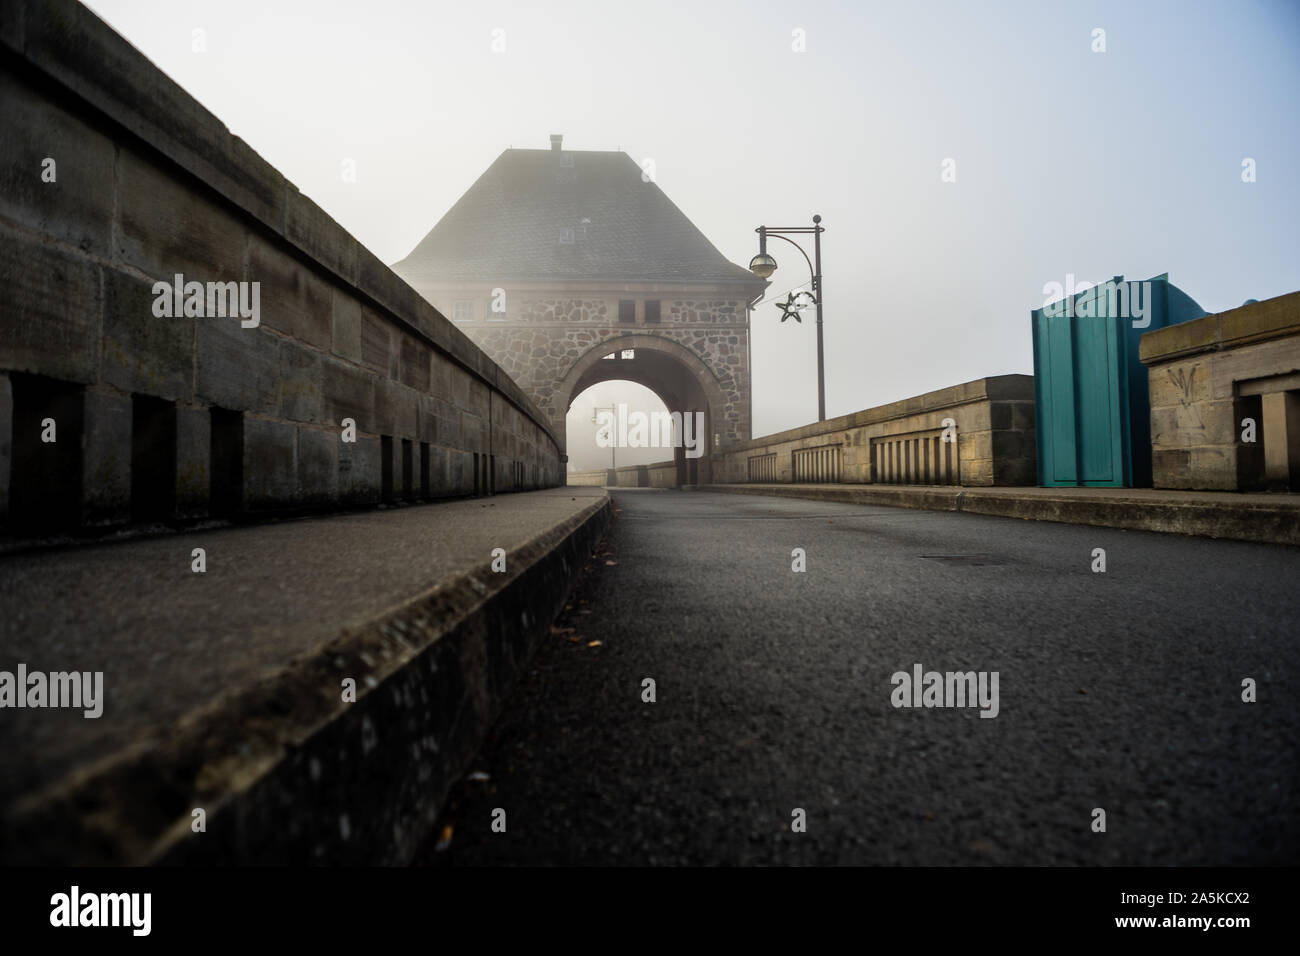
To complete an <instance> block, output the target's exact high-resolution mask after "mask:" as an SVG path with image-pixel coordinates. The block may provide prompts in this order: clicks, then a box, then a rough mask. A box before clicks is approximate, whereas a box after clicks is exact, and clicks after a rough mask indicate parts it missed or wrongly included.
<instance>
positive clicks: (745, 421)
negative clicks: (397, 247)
mask: <svg viewBox="0 0 1300 956" xmlns="http://www.w3.org/2000/svg"><path fill="white" fill-rule="evenodd" d="M416 287H417V289H419V291H421V292H422V293H423V294H424V295H425V297H426V298H427V299H429V301H430V302H432V303H433V304H434V305H435V306H437V307H438V308H439V310H440V311H441V312H442V313H443V314H444V315H447V316H455V315H460V316H470V317H469V318H462V319H461V320H460V321H458V322H456V325H457V327H458V328H460V330H461V331H463V332H464V333H465V334H466V335H467V336H469V338H470V340H471V341H472V342H474V344H475V345H477V346H478V347H479V348H481V349H482V350H483V351H484V352H485V353H486V354H487V355H488V357H489V358H491V359H492V360H493V361H494V362H496V363H497V364H498V365H499V366H501V368H502V369H503V370H504V371H505V372H506V374H508V375H509V376H510V377H511V378H513V379H514V380H515V382H517V383H518V384H519V386H520V387H521V388H522V389H523V390H524V392H525V394H527V395H528V396H529V398H531V399H532V400H533V402H534V403H535V404H536V405H537V407H538V408H539V409H540V410H541V411H542V413H543V414H545V415H547V416H549V417H550V419H551V422H552V427H553V429H555V430H556V431H557V433H560V434H562V433H563V428H564V417H565V414H566V413H567V411H568V403H569V401H571V400H572V398H573V396H572V395H568V394H560V391H561V389H562V386H563V383H564V382H565V381H566V378H567V377H568V376H569V375H570V372H571V371H572V370H573V368H574V366H575V364H576V363H578V362H579V361H580V360H581V359H582V358H583V357H584V356H586V355H588V354H589V353H591V352H592V351H593V350H596V349H597V348H598V347H599V346H601V345H602V344H603V343H606V342H615V341H616V340H619V339H622V338H625V337H626V336H629V335H636V336H638V337H642V338H644V337H651V338H661V339H664V340H666V341H669V342H672V343H675V344H676V345H679V346H682V347H684V348H685V349H687V350H688V351H689V352H690V353H691V354H692V355H693V356H694V357H696V358H697V359H698V360H699V361H700V362H701V363H702V364H703V365H704V366H705V368H706V369H707V370H708V372H709V373H711V375H712V376H713V378H714V379H715V381H716V384H717V386H718V388H719V389H720V391H721V393H722V396H723V400H724V402H725V407H723V408H718V409H715V410H714V416H715V418H714V422H713V431H714V432H715V433H716V434H717V435H718V437H719V439H720V440H721V443H722V445H723V446H724V447H725V446H727V445H731V444H735V443H737V442H743V441H748V440H749V438H750V431H751V424H752V423H751V409H750V370H749V327H748V321H747V319H748V313H747V308H746V306H747V303H746V301H745V300H744V299H740V298H724V297H722V296H719V295H715V296H699V297H692V298H684V297H671V295H670V294H667V293H664V292H662V291H655V292H648V291H647V292H621V293H611V294H608V295H604V296H602V295H593V294H571V295H564V294H563V293H560V294H550V295H547V294H544V293H542V294H532V295H517V296H516V297H512V296H511V295H510V294H509V290H508V289H507V290H506V295H504V296H501V297H500V299H504V303H505V309H504V311H502V312H496V313H493V312H492V311H491V309H492V297H491V295H490V292H491V290H489V289H487V288H475V289H467V288H461V289H447V288H442V289H433V288H427V287H426V288H420V284H419V283H418V282H417V283H416ZM620 300H621V301H624V302H627V301H633V302H635V312H634V321H631V322H627V321H620V315H619V303H620ZM647 302H658V303H659V322H657V323H656V322H647V321H646V312H647V308H646V303H647ZM458 303H459V308H458V305H457V304H458Z"/></svg>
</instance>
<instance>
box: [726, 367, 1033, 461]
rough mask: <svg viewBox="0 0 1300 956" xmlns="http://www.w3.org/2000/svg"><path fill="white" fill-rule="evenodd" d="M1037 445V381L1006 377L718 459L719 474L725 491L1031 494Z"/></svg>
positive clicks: (784, 435) (759, 442)
mask: <svg viewBox="0 0 1300 956" xmlns="http://www.w3.org/2000/svg"><path fill="white" fill-rule="evenodd" d="M947 419H951V420H952V423H953V426H952V431H950V432H949V433H948V434H949V435H950V436H951V437H952V438H953V439H954V440H953V441H952V442H946V441H944V432H945V425H944V422H945V420H947ZM1034 435H1035V433H1034V380H1033V376H1031V375H1000V376H996V377H993V378H982V379H977V380H976V381H973V382H966V383H965V384H962V385H954V386H952V387H950V388H945V389H939V390H938V391H934V392H927V393H925V394H924V395H917V396H915V397H913V398H909V399H905V400H903V401H901V402H893V403H892V404H889V405H881V406H878V407H876V408H869V409H865V410H863V411H860V412H854V413H852V414H850V415H842V416H840V417H838V418H832V419H828V420H827V421H824V422H818V423H815V424H812V425H805V426H803V427H801V428H794V429H790V430H789V431H784V432H778V433H777V434H774V435H767V436H764V437H762V438H755V439H753V440H752V441H749V442H744V443H741V444H740V445H738V446H733V447H731V448H728V449H725V450H724V452H723V453H722V454H720V455H716V456H715V458H714V474H715V476H720V477H721V480H722V481H724V482H727V483H740V482H748V481H756V482H779V483H789V482H794V481H827V482H833V483H841V484H871V483H877V482H892V483H901V484H961V485H969V486H989V485H1032V484H1034V483H1035V482H1036V481H1037V464H1036V454H1037V453H1036V445H1035V438H1034ZM953 449H955V455H954V454H953ZM796 453H798V454H796ZM719 459H720V460H721V468H719ZM751 459H752V464H751ZM796 470H798V471H799V473H798V474H796ZM805 471H806V472H807V473H806V474H805V473H804V472H805ZM714 480H715V481H717V480H719V479H718V478H717V477H715V479H714Z"/></svg>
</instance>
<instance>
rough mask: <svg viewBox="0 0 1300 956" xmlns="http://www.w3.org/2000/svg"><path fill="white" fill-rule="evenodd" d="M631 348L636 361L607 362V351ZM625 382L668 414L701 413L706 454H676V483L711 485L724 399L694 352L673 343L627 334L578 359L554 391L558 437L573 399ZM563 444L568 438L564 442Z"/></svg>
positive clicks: (725, 404) (712, 375)
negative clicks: (646, 392) (651, 394)
mask: <svg viewBox="0 0 1300 956" xmlns="http://www.w3.org/2000/svg"><path fill="white" fill-rule="evenodd" d="M627 349H632V350H634V351H635V353H636V358H634V359H616V360H613V361H609V360H606V359H605V356H606V355H609V354H610V353H611V352H614V353H621V352H623V351H625V350H627ZM616 380H626V381H631V382H636V383H637V384H639V385H644V386H645V387H646V388H648V389H650V390H651V391H652V392H654V393H655V394H656V395H658V396H659V397H660V399H662V400H663V402H664V404H665V405H666V406H667V407H668V409H669V410H670V411H681V412H683V413H685V412H695V411H703V412H704V413H705V427H704V434H703V435H702V436H701V439H702V441H703V442H704V454H703V455H701V456H700V457H699V458H695V459H689V458H687V457H686V455H685V452H684V450H683V449H681V448H677V449H674V453H673V458H674V460H675V461H676V462H677V476H678V484H679V485H685V484H707V483H709V481H710V480H711V473H712V469H711V462H710V458H711V452H712V451H713V450H714V432H715V428H716V425H717V423H718V422H720V421H722V420H723V419H724V416H725V414H726V410H727V408H728V402H727V395H726V392H725V391H724V390H723V387H722V385H721V383H720V382H719V381H718V377H717V375H716V374H715V373H714V371H713V369H712V368H710V367H709V365H708V364H707V363H706V362H705V361H704V360H703V359H701V358H700V356H699V355H698V354H697V353H696V352H694V351H693V350H692V349H690V348H687V347H686V346H684V345H681V344H680V343H678V342H674V341H673V340H671V339H668V338H664V337H661V336H656V335H645V334H642V333H629V334H626V335H619V336H615V337H613V338H609V339H604V340H603V341H601V342H598V343H597V344H596V345H594V346H592V347H591V348H590V349H588V350H587V351H586V352H585V353H583V355H581V356H580V357H579V358H578V359H577V360H576V361H574V363H573V365H571V366H570V367H569V370H568V371H567V372H566V373H565V375H564V378H563V379H562V380H561V381H560V383H559V386H558V387H557V389H556V398H557V399H558V401H557V402H556V405H555V408H556V413H557V422H556V428H557V434H561V435H563V434H565V423H564V417H565V416H566V415H567V414H568V411H569V409H570V408H571V407H572V406H573V400H574V398H575V397H577V396H578V395H579V394H581V393H582V392H583V391H585V390H586V389H588V388H590V387H591V386H592V385H596V384H599V383H600V382H608V381H616ZM566 441H567V438H566Z"/></svg>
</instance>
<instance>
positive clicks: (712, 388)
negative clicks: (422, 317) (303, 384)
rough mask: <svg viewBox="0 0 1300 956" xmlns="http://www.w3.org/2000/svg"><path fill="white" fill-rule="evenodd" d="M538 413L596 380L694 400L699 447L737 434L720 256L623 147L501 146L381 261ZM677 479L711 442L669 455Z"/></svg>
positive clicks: (731, 269) (745, 324) (685, 476)
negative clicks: (415, 240) (434, 220)
mask: <svg viewBox="0 0 1300 956" xmlns="http://www.w3.org/2000/svg"><path fill="white" fill-rule="evenodd" d="M393 269H394V271H396V272H397V273H398V274H399V275H400V276H402V277H403V278H405V279H406V280H407V281H408V282H409V283H410V284H411V285H412V286H413V287H414V288H415V289H416V290H417V291H418V292H419V293H420V294H421V295H423V296H424V297H425V298H426V299H428V300H429V301H430V302H431V303H432V304H433V305H434V306H435V307H437V308H438V309H439V311H441V312H442V313H443V314H444V315H445V316H447V317H448V318H449V319H451V320H452V321H453V322H455V323H456V325H457V326H458V327H459V328H461V329H462V330H463V331H464V332H465V333H466V335H468V336H469V337H470V339H472V340H473V341H474V343H475V344H476V345H478V346H479V347H480V348H482V349H483V350H484V351H485V352H486V353H487V354H488V355H489V356H490V357H491V358H492V359H493V360H494V361H495V362H497V363H498V364H499V365H500V366H501V367H502V368H503V369H504V370H505V371H506V372H507V373H508V374H509V375H511V376H512V377H513V378H514V380H515V381H516V382H517V383H518V384H519V385H520V386H521V387H522V388H523V389H524V391H525V392H526V393H527V394H528V395H529V396H530V397H531V398H532V399H533V401H534V402H536V403H537V406H538V407H539V408H540V409H541V410H542V412H543V413H544V414H546V415H548V416H550V419H551V422H552V426H553V428H554V431H555V433H556V435H563V434H564V431H565V415H566V414H567V413H568V411H569V407H570V405H571V404H572V402H573V399H574V397H575V396H577V395H578V394H579V393H581V392H582V391H583V390H585V389H587V388H589V387H590V386H592V385H595V384H597V383H598V382H603V381H609V380H613V379H625V380H628V381H633V382H637V383H639V384H642V385H645V386H646V387H647V388H649V389H651V390H652V391H654V392H655V393H656V394H657V395H659V397H660V398H661V399H662V400H663V401H664V404H665V405H667V406H668V408H669V409H670V410H674V411H676V410H680V411H682V412H692V411H703V412H704V413H705V415H706V422H707V428H706V434H705V438H706V441H707V447H708V450H709V451H710V452H712V451H715V450H719V449H721V448H724V447H726V446H728V445H730V444H734V443H737V442H743V441H747V440H749V438H750V437H751V434H750V428H751V400H750V362H749V304H750V303H751V302H752V301H754V300H755V299H756V298H757V297H758V296H759V295H760V294H761V293H762V291H763V289H764V287H765V286H766V283H765V282H764V281H763V280H760V279H757V278H755V277H754V276H753V275H752V274H751V273H750V272H749V271H748V270H747V269H744V268H742V267H741V266H738V265H736V264H735V263H732V262H729V261H728V260H727V259H726V258H725V257H724V256H723V255H722V254H721V253H720V252H719V251H718V250H717V249H716V248H715V247H714V245H713V244H712V243H711V242H710V241H709V240H708V239H707V238H706V237H705V236H704V234H703V233H702V232H700V230H699V229H698V228H696V226H695V225H694V224H693V223H692V222H691V221H690V220H689V219H688V218H687V217H686V216H685V215H684V214H683V213H682V211H681V210H680V209H678V208H677V206H675V205H674V204H673V202H672V201H671V200H670V199H669V198H668V197H667V196H666V195H665V194H664V192H663V191H662V190H661V189H660V188H659V187H658V185H656V184H655V183H654V182H653V181H652V180H650V179H649V177H647V176H644V175H643V174H642V170H641V167H640V166H638V165H637V164H636V162H635V161H634V160H633V159H632V158H631V157H630V156H628V155H627V154H626V153H622V152H613V151H599V150H565V149H564V148H563V144H562V140H561V137H559V136H552V137H551V148H550V149H508V150H506V151H505V152H503V153H502V154H501V155H500V157H498V158H497V160H496V161H495V162H494V163H493V164H492V165H491V166H490V167H489V168H488V169H487V171H486V172H485V173H483V175H482V176H480V177H479V179H478V181H477V182H475V183H474V185H473V186H471V187H470V189H469V190H468V191H467V192H466V193H465V195H464V196H462V197H461V198H460V200H459V201H457V203H456V204H455V205H454V206H453V207H452V208H451V209H450V210H449V211H448V212H447V214H446V215H445V216H443V218H442V219H441V220H440V221H439V222H438V224H437V225H436V226H434V228H433V230H432V231H431V232H430V233H429V234H428V235H427V236H426V237H425V238H424V239H423V240H422V241H421V242H420V243H419V244H418V245H417V246H416V247H415V249H414V250H413V251H412V252H411V254H410V255H409V256H407V257H406V258H405V259H403V260H402V261H401V262H398V263H395V264H394V265H393ZM677 458H678V465H679V475H678V477H679V483H681V484H688V483H695V482H704V481H707V480H709V474H710V468H711V461H710V459H711V455H709V454H706V455H705V456H704V457H703V458H700V459H698V460H695V459H691V460H686V459H685V458H684V457H683V456H682V454H681V450H680V449H678V452H677Z"/></svg>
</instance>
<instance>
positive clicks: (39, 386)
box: [0, 0, 563, 530]
mask: <svg viewBox="0 0 1300 956" xmlns="http://www.w3.org/2000/svg"><path fill="white" fill-rule="evenodd" d="M106 77H109V78H111V82H106V79H105V78H106ZM0 139H3V141H4V143H5V161H4V164H3V166H2V167H0V280H2V281H3V283H4V286H5V289H6V295H5V296H4V298H3V304H0V522H3V521H5V520H6V519H7V518H9V517H15V518H17V519H18V521H17V522H16V523H15V522H10V524H11V525H12V526H15V527H16V526H17V525H18V524H21V525H24V526H28V527H30V528H31V529H34V530H40V529H43V528H46V527H54V526H59V527H75V526H85V525H114V524H119V523H123V522H126V521H129V520H133V519H140V518H151V519H164V520H165V519H169V518H198V517H203V516H207V515H239V514H255V513H258V512H280V511H286V510H290V511H296V510H302V509H308V508H321V507H334V506H339V505H358V504H374V503H376V502H378V501H380V500H381V499H383V498H385V497H387V498H390V499H394V500H396V499H407V500H416V499H428V498H438V497H443V496H449V495H462V494H473V493H475V492H489V491H493V490H496V491H502V490H510V489H523V488H538V487H547V486H553V485H557V484H560V483H562V482H563V473H562V471H561V456H562V442H561V441H558V440H557V438H556V436H555V434H554V432H553V430H552V427H551V420H550V417H549V415H548V414H547V413H546V412H543V411H541V410H539V409H538V408H537V407H536V406H535V405H534V403H533V402H532V401H531V399H530V398H528V397H527V395H526V394H525V392H524V391H523V390H521V389H520V388H519V386H518V385H517V384H516V383H515V382H514V381H512V380H511V379H510V377H509V375H508V374H506V372H504V371H503V370H502V369H501V368H500V367H499V366H498V365H496V364H495V363H494V362H493V361H492V360H491V359H490V358H489V357H488V356H487V355H486V354H484V352H483V351H482V350H481V349H479V348H478V347H477V346H475V345H474V344H473V343H472V342H471V341H470V340H469V339H468V338H467V337H466V336H465V335H464V334H463V333H462V332H461V331H460V330H459V329H457V328H456V327H455V326H454V325H453V324H452V323H451V322H449V321H448V320H447V319H445V318H444V317H443V316H442V315H441V314H440V313H439V312H438V311H437V310H436V309H434V308H433V307H432V306H431V305H429V304H428V303H427V302H426V301H425V300H424V299H423V298H421V297H420V296H419V295H418V294H417V293H416V292H415V291H414V290H413V289H411V288H410V287H409V286H408V285H406V283H405V282H403V281H402V280H401V279H400V278H398V277H397V276H396V275H395V274H394V273H393V272H392V271H391V270H390V269H389V268H388V267H387V266H385V265H384V264H383V263H381V262H380V261H379V260H378V259H376V258H375V257H374V256H373V255H372V254H371V253H370V252H369V251H368V250H366V249H365V248H364V247H362V246H361V245H360V244H358V243H357V241H356V240H355V239H354V238H353V237H352V236H350V235H349V234H348V233H347V232H346V231H345V230H344V229H342V227H340V226H339V225H338V224H337V223H335V222H334V221H333V220H332V219H330V218H329V216H327V215H326V214H325V213H324V212H323V211H322V210H321V209H320V208H319V207H318V206H316V205H315V204H314V203H313V202H312V201H311V200H310V199H307V198H306V197H305V196H303V195H301V194H300V193H299V192H298V190H297V189H296V188H295V187H294V186H293V185H292V184H291V183H289V182H288V181H286V180H285V179H284V178H283V177H282V176H281V175H280V174H279V173H278V172H277V171H276V170H274V169H273V168H272V167H270V166H269V165H268V164H267V163H266V162H264V161H263V160H262V159H261V158H260V157H259V156H258V155H257V154H256V153H254V152H253V151H252V150H251V149H250V148H249V147H248V145H247V144H245V143H244V142H243V141H242V140H240V139H239V138H238V137H235V136H232V135H231V134H230V132H229V130H228V129H226V127H225V126H224V125H223V124H221V123H220V121H218V120H217V119H216V117H214V116H213V115H212V114H210V113H209V112H207V111H206V110H205V109H204V108H203V107H202V106H201V105H199V104H198V103H197V102H196V101H195V100H193V99H192V98H191V97H190V96H189V95H188V94H186V93H185V92H184V90H182V89H180V87H178V86H177V85H176V84H175V83H173V82H172V81H171V80H170V79H168V78H167V77H166V76H165V75H164V74H163V73H162V72H161V71H159V70H158V69H157V68H156V67H154V66H153V65H152V64H151V63H150V62H149V61H148V60H146V59H145V58H144V57H143V56H142V55H141V54H140V53H139V52H138V51H136V50H135V49H134V48H133V47H131V46H130V44H128V43H127V42H126V41H125V40H123V39H122V38H121V37H120V36H118V35H117V34H116V33H114V32H113V31H112V30H111V29H110V28H109V27H108V26H106V25H105V24H104V23H103V22H102V21H100V20H99V19H98V18H97V17H95V16H94V14H92V13H91V12H90V11H89V10H87V9H86V8H85V7H83V6H81V5H80V4H77V3H75V2H72V0H49V2H45V0H42V2H35V0H32V2H26V3H22V2H14V3H10V4H5V5H4V8H3V10H0ZM177 274H181V275H183V277H184V281H186V282H199V283H204V284H207V283H218V282H220V283H226V282H231V283H243V284H245V286H244V288H245V290H249V289H251V288H252V284H253V283H256V284H257V289H258V290H259V307H258V315H257V316H256V324H254V320H253V319H251V318H250V319H247V320H245V321H243V322H241V319H240V318H239V317H238V316H235V317H231V316H223V317H216V316H211V315H207V314H198V315H196V314H190V315H184V314H181V315H179V316H171V317H168V316H165V315H160V314H159V313H158V311H157V310H158V308H159V300H160V296H159V294H158V293H157V291H156V290H155V283H158V282H164V283H172V282H173V280H174V276H175V275H177ZM209 304H210V303H209V302H208V301H207V298H206V296H205V297H204V298H202V299H195V300H194V305H195V306H196V308H195V309H194V311H196V312H204V311H205V310H206V308H207V307H208V306H209ZM47 419H53V420H54V421H55V423H56V428H57V431H56V440H55V442H49V441H48V440H42V439H43V438H45V437H46V436H44V435H43V434H42V433H41V431H40V429H41V423H42V422H44V421H46V420H47ZM345 419H351V420H352V422H353V423H354V425H355V433H354V435H355V441H350V440H346V439H345V427H344V420H345ZM34 429H36V430H34ZM346 437H347V438H351V437H353V434H352V433H348V434H347V436H346ZM11 511H12V515H11ZM19 512H22V513H21V514H19Z"/></svg>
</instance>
